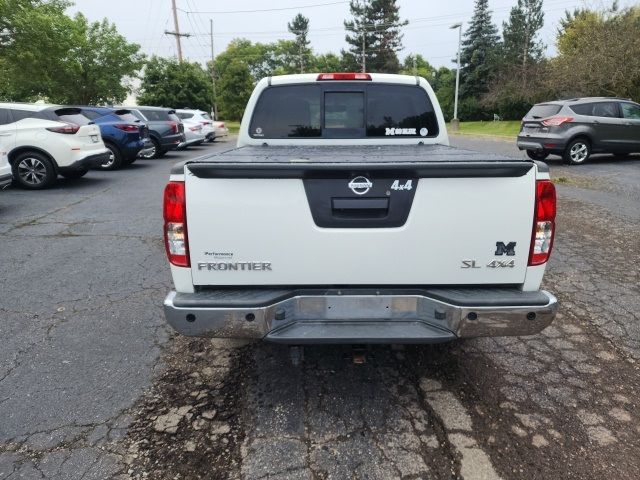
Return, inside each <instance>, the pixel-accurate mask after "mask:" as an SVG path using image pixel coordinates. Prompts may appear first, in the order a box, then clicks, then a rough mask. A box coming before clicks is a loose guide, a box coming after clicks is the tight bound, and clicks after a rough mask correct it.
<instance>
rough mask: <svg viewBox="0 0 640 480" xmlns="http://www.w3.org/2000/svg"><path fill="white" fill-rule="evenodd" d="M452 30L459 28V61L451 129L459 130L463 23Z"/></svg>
mask: <svg viewBox="0 0 640 480" xmlns="http://www.w3.org/2000/svg"><path fill="white" fill-rule="evenodd" d="M449 28H450V29H451V30H455V29H456V28H457V29H459V30H458V63H457V65H456V96H455V100H454V104H453V105H454V106H453V118H452V119H451V129H452V130H453V131H456V132H457V131H458V130H459V129H460V119H458V91H459V89H460V50H461V49H462V23H456V24H454V25H451V26H450V27H449Z"/></svg>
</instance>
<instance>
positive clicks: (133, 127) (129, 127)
mask: <svg viewBox="0 0 640 480" xmlns="http://www.w3.org/2000/svg"><path fill="white" fill-rule="evenodd" d="M114 127H116V128H117V129H119V130H122V131H123V132H136V133H139V132H140V127H139V126H138V125H128V124H126V123H119V124H117V125H114Z"/></svg>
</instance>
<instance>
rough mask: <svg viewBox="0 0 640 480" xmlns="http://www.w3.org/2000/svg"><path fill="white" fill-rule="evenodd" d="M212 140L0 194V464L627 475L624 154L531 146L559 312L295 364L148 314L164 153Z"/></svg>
mask: <svg viewBox="0 0 640 480" xmlns="http://www.w3.org/2000/svg"><path fill="white" fill-rule="evenodd" d="M232 143H233V142H232V141H229V142H227V143H216V144H214V145H206V146H202V147H199V148H197V149H190V150H189V151H186V152H179V153H171V154H169V155H168V156H167V157H166V158H165V159H161V160H144V161H142V160H141V161H138V162H136V163H135V164H133V165H132V167H131V168H128V169H123V170H120V171H117V172H90V173H89V174H88V175H87V176H86V177H85V178H83V179H79V180H64V179H62V180H61V181H60V183H59V184H58V185H57V186H56V187H55V188H53V189H51V190H47V191H42V192H26V191H22V190H18V189H8V190H5V191H3V192H0V238H1V242H2V248H1V249H0V265H1V268H2V276H1V278H0V317H1V321H0V339H1V340H2V342H1V343H0V480H4V479H6V478H11V479H14V478H26V479H31V478H47V479H48V478H55V479H76V478H84V479H94V478H95V479H105V478H122V479H124V478H157V479H174V478H182V479H185V478H186V479H191V478H214V479H218V478H220V479H222V478H232V479H236V478H237V479H240V478H245V479H262V478H272V479H282V480H283V479H329V478H332V479H344V478H357V479H365V478H366V479H389V478H393V479H395V478H405V479H431V478H433V479H459V478H464V479H466V480H471V479H497V478H503V479H555V478H558V479H560V478H562V479H565V478H575V479H601V478H607V477H611V478H618V479H635V478H637V477H638V473H637V472H638V471H640V407H639V400H638V398H639V395H638V394H639V392H640V375H639V373H640V372H639V370H640V369H639V365H640V364H639V363H638V362H640V314H638V311H639V309H640V287H639V285H640V278H639V277H640V273H639V271H640V269H639V268H638V265H639V264H640V241H639V240H638V238H640V208H639V207H640V157H635V158H632V159H619V158H614V157H601V158H596V159H594V160H593V161H592V162H591V163H589V164H587V165H583V166H580V167H567V166H564V165H562V164H561V163H560V160H559V159H557V160H556V159H553V158H552V157H551V158H550V159H549V161H548V164H549V165H550V167H551V175H552V177H553V178H554V180H555V181H556V182H557V186H558V193H559V216H558V222H557V223H558V234H557V237H556V244H555V251H554V254H553V257H552V260H551V263H550V265H549V268H548V270H547V275H546V276H545V280H544V287H545V288H546V289H548V290H550V291H552V292H554V293H556V294H557V296H558V297H559V300H560V302H561V310H560V314H559V315H558V318H557V320H556V321H555V323H554V324H553V325H552V326H551V327H550V328H548V329H546V330H545V331H544V332H543V333H542V334H540V335H536V336H532V337H522V338H496V339H477V340H468V341H465V342H456V343H453V344H444V345H437V346H407V347H392V346H376V347H372V348H370V349H369V350H368V352H367V363H366V364H365V365H354V364H353V363H352V362H351V360H350V358H351V356H350V354H351V352H350V350H349V349H348V348H345V347H327V346H325V347H312V348H306V349H305V359H304V362H303V363H302V364H301V366H299V367H294V366H292V365H291V364H290V362H289V358H288V352H287V350H286V349H285V348H283V347H281V346H278V345H268V344H262V343H258V344H249V345H246V344H241V343H238V342H232V341H225V340H205V339H189V338H185V337H180V336H177V335H175V334H174V333H173V332H172V331H171V330H170V329H169V328H168V327H167V326H166V325H165V321H164V318H163V315H162V309H161V305H162V300H163V298H164V296H165V294H166V292H167V290H168V289H169V288H170V287H171V279H170V275H169V269H168V267H167V263H166V258H165V254H164V248H163V245H162V218H161V201H162V189H163V187H164V184H165V183H166V181H167V178H168V172H169V170H170V167H171V165H172V164H173V163H175V162H176V161H179V160H182V159H185V158H189V157H192V156H196V155H200V154H203V153H206V152H208V151H214V150H217V149H223V148H227V147H229V146H231V145H232ZM452 144H454V145H456V146H460V147H463V148H470V149H475V150H481V151H487V152H498V153H503V154H508V155H513V156H517V157H520V156H522V154H521V153H520V152H518V151H517V149H515V147H514V145H513V143H512V142H509V141H504V140H491V139H487V138H476V137H460V136H455V137H452Z"/></svg>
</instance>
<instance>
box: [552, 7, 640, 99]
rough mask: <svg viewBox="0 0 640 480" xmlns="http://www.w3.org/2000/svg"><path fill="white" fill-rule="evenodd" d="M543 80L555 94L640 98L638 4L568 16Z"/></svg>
mask: <svg viewBox="0 0 640 480" xmlns="http://www.w3.org/2000/svg"><path fill="white" fill-rule="evenodd" d="M556 44H557V47H558V56H557V57H556V58H554V59H552V60H551V61H550V62H549V67H550V68H549V69H548V71H547V73H546V76H545V78H546V79H547V81H548V86H549V88H550V89H551V90H552V91H553V92H555V94H556V95H557V96H574V95H575V96H597V95H605V96H619V97H631V98H635V99H638V98H640V7H638V6H635V7H631V8H627V9H623V10H617V9H615V8H612V9H610V10H605V11H591V10H579V11H577V12H575V13H574V14H571V15H567V17H566V18H565V19H564V20H563V22H562V23H561V30H560V31H559V33H558V37H557V42H556Z"/></svg>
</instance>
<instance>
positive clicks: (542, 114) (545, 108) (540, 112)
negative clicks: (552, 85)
mask: <svg viewBox="0 0 640 480" xmlns="http://www.w3.org/2000/svg"><path fill="white" fill-rule="evenodd" d="M561 108H562V107H561V106H560V105H553V104H546V103H541V104H540V105H534V106H533V108H532V109H531V110H529V113H527V115H526V117H525V118H547V117H551V116H553V115H555V114H556V113H558V112H559V111H560V109H561Z"/></svg>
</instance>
